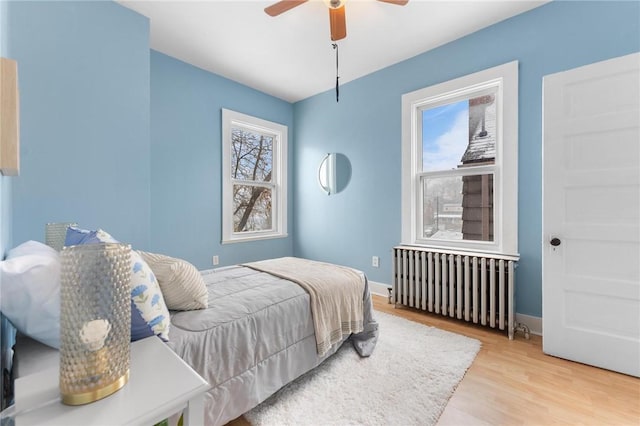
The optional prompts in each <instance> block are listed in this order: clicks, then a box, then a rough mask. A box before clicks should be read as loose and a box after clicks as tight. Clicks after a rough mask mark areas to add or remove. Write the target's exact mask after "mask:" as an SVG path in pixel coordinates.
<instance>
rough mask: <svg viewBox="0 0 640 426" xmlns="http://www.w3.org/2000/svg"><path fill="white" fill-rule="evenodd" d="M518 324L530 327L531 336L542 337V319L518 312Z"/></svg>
mask: <svg viewBox="0 0 640 426" xmlns="http://www.w3.org/2000/svg"><path fill="white" fill-rule="evenodd" d="M516 322H519V323H522V324H524V325H526V326H527V327H529V331H530V332H531V334H535V335H538V336H542V317H534V316H531V315H525V314H519V313H517V312H516Z"/></svg>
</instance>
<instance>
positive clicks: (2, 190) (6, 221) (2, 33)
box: [0, 0, 15, 410]
mask: <svg viewBox="0 0 640 426" xmlns="http://www.w3.org/2000/svg"><path fill="white" fill-rule="evenodd" d="M6 46H7V2H6V1H4V0H0V57H5V54H6V50H7V48H6ZM11 179H13V178H11V177H5V176H2V175H0V260H2V259H4V256H5V255H6V252H7V250H9V248H11V225H12V223H11V222H12V221H11ZM0 298H2V281H0ZM14 341H15V329H14V328H13V327H12V326H11V323H9V321H8V320H7V319H6V318H5V317H4V316H3V315H0V373H1V372H3V371H4V370H5V369H7V370H9V369H10V368H11V357H12V354H13V352H12V350H11V347H12V346H13V343H14ZM5 386H6V384H5V383H4V374H2V375H1V376H0V389H3V390H4V388H5ZM3 393H4V392H0V410H1V409H2V408H4V407H5V405H7V404H8V403H9V402H10V401H5V400H4V395H3Z"/></svg>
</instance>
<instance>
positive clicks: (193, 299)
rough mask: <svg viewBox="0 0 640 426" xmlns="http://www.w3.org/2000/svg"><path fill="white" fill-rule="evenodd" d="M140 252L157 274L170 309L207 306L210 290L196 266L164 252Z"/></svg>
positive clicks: (193, 308) (180, 309)
mask: <svg viewBox="0 0 640 426" xmlns="http://www.w3.org/2000/svg"><path fill="white" fill-rule="evenodd" d="M138 253H140V256H142V258H143V259H144V260H145V262H147V264H148V265H149V267H150V268H151V270H152V271H153V274H154V275H155V276H156V279H157V280H158V284H160V289H161V290H162V296H164V301H165V302H166V303H167V307H168V308H169V309H172V310H177V311H191V310H195V309H204V308H206V307H207V305H208V301H209V292H208V291H207V286H206V284H205V283H204V280H203V279H202V275H201V274H200V272H199V271H198V269H196V267H195V266H193V265H192V264H191V263H189V262H187V261H186V260H183V259H177V258H175V257H170V256H166V255H164V254H157V253H148V252H144V251H138Z"/></svg>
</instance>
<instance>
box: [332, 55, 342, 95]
mask: <svg viewBox="0 0 640 426" xmlns="http://www.w3.org/2000/svg"><path fill="white" fill-rule="evenodd" d="M331 45H332V46H333V49H334V50H335V51H336V102H339V101H340V83H339V81H340V73H339V69H340V68H339V67H338V43H332V44H331Z"/></svg>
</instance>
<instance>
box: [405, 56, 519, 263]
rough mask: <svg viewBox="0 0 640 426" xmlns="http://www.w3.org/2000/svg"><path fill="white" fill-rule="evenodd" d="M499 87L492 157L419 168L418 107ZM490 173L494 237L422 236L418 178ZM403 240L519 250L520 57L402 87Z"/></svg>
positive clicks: (440, 245)
mask: <svg viewBox="0 0 640 426" xmlns="http://www.w3.org/2000/svg"><path fill="white" fill-rule="evenodd" d="M491 87H495V88H497V92H496V96H497V98H498V100H499V101H498V103H497V109H496V121H497V125H496V158H495V164H494V165H491V166H476V167H470V168H469V172H467V171H466V170H464V169H459V170H456V171H455V172H447V171H442V172H440V171H437V172H423V171H422V127H421V126H422V124H421V123H422V111H424V110H425V109H428V108H433V107H436V106H438V105H443V104H448V103H452V102H455V101H456V100H462V99H464V98H468V97H472V96H473V95H474V94H475V93H477V92H480V91H482V90H486V89H489V88H491ZM487 171H490V172H491V173H493V176H494V182H493V185H494V206H493V208H494V235H493V237H494V240H493V241H472V240H437V239H431V238H423V237H422V232H421V230H422V229H423V228H422V221H423V218H422V203H423V201H422V199H421V196H422V188H421V183H422V178H423V177H424V176H429V177H431V176H435V177H437V176H445V175H451V174H452V173H453V174H455V175H463V174H475V172H480V173H485V172H487ZM402 243H403V244H409V245H418V246H425V247H434V248H449V249H455V250H470V251H477V252H488V253H499V254H505V255H507V254H508V255H516V254H517V251H518V61H513V62H509V63H507V64H503V65H499V66H497V67H494V68H490V69H487V70H483V71H479V72H477V73H474V74H470V75H467V76H464V77H460V78H457V79H454V80H450V81H447V82H444V83H440V84H436V85H434V86H430V87H427V88H423V89H420V90H416V91H414V92H411V93H406V94H404V95H403V96H402Z"/></svg>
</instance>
